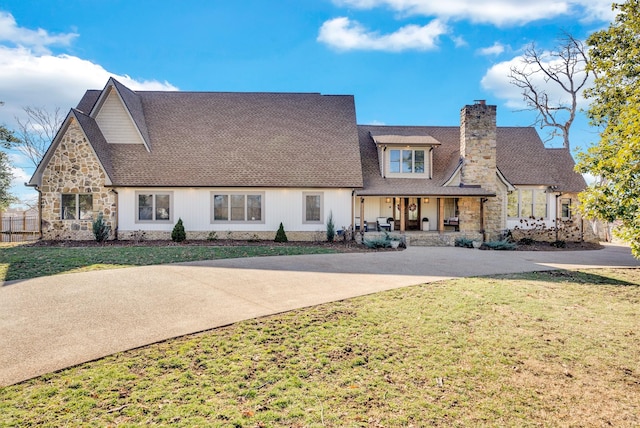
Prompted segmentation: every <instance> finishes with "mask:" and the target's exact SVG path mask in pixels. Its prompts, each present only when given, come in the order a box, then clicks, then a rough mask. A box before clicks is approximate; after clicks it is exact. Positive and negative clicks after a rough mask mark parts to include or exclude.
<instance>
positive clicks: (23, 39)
mask: <svg viewBox="0 0 640 428" xmlns="http://www.w3.org/2000/svg"><path fill="white" fill-rule="evenodd" d="M76 37H78V35H77V34H76V33H66V34H57V35H52V34H49V32H48V31H46V30H43V29H42V28H38V29H37V30H30V29H28V28H23V27H18V24H17V22H16V20H15V18H14V17H13V15H11V14H10V13H7V12H3V11H0V42H3V43H6V42H9V43H12V44H15V45H17V46H24V47H29V48H31V49H33V50H34V51H36V52H40V53H48V52H49V48H48V46H51V45H59V46H68V45H70V44H71V42H72V41H73V40H74V39H75V38H76Z"/></svg>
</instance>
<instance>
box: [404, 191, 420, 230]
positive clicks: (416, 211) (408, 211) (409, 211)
mask: <svg viewBox="0 0 640 428" xmlns="http://www.w3.org/2000/svg"><path fill="white" fill-rule="evenodd" d="M404 202H405V206H404V213H405V222H406V225H407V230H420V222H419V221H418V220H420V203H419V202H420V201H419V199H418V198H404Z"/></svg>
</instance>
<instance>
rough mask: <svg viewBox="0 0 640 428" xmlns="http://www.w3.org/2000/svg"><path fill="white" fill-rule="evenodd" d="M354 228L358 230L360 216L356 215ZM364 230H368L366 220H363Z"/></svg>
mask: <svg viewBox="0 0 640 428" xmlns="http://www.w3.org/2000/svg"><path fill="white" fill-rule="evenodd" d="M355 229H356V230H360V217H356V228H355ZM364 231H365V232H368V231H369V225H368V224H367V220H365V221H364Z"/></svg>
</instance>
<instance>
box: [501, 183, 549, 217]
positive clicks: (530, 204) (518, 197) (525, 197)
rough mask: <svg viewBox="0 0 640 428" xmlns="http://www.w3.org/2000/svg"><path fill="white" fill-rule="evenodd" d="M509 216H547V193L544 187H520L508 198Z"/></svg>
mask: <svg viewBox="0 0 640 428" xmlns="http://www.w3.org/2000/svg"><path fill="white" fill-rule="evenodd" d="M507 217H509V218H518V217H519V218H529V217H535V218H547V217H548V213H547V193H546V192H545V191H544V190H542V189H519V190H515V191H513V192H512V193H510V194H509V196H508V198H507Z"/></svg>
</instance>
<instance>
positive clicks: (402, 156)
mask: <svg viewBox="0 0 640 428" xmlns="http://www.w3.org/2000/svg"><path fill="white" fill-rule="evenodd" d="M424 162H425V155H424V150H395V149H394V150H390V151H389V172H391V173H402V174H424V172H425V166H424Z"/></svg>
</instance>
